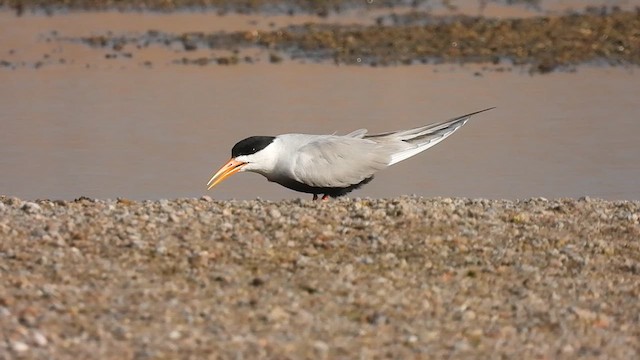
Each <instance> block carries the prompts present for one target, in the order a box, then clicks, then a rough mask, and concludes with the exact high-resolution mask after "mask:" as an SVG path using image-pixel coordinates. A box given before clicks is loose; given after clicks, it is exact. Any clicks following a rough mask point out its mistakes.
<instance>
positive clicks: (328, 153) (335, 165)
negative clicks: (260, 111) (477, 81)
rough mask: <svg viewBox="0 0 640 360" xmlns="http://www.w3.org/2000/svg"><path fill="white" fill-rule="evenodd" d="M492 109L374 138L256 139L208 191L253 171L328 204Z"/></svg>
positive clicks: (234, 154) (359, 133) (237, 151)
mask: <svg viewBox="0 0 640 360" xmlns="http://www.w3.org/2000/svg"><path fill="white" fill-rule="evenodd" d="M491 109H493V108H488V109H484V110H480V111H476V112H473V113H470V114H466V115H462V116H459V117H456V118H454V119H451V120H447V121H444V122H441V123H436V124H430V125H426V126H421V127H417V128H413V129H408V130H398V131H390V132H386V133H381V134H374V135H367V130H366V129H359V130H356V131H353V132H351V133H349V134H347V135H335V134H334V135H310V134H283V135H278V136H251V137H248V138H246V139H244V140H241V141H239V142H238V143H237V144H235V145H234V146H233V149H231V159H230V160H229V161H228V162H227V163H226V164H225V165H224V166H222V167H221V168H220V170H218V171H217V172H216V173H215V174H214V175H213V177H211V180H209V182H208V183H207V185H208V190H210V189H211V188H212V187H214V186H216V185H218V184H219V183H221V182H222V181H223V180H224V179H226V178H228V177H229V176H231V175H233V174H235V173H238V172H244V171H250V172H254V173H258V174H261V175H263V176H264V177H266V178H267V180H269V181H272V182H275V183H278V184H280V185H282V186H284V187H287V188H289V189H291V190H295V191H299V192H303V193H309V194H313V200H317V199H318V195H319V194H323V196H322V199H323V200H326V199H328V198H329V197H332V198H336V197H339V196H343V195H346V194H347V193H349V192H351V191H353V190H355V189H357V188H359V187H361V186H362V185H365V184H367V183H369V182H370V181H371V180H373V175H374V174H375V173H376V172H378V171H379V170H382V169H384V168H386V167H389V166H391V165H393V164H395V163H398V162H400V161H402V160H405V159H408V158H410V157H412V156H414V155H416V154H419V153H421V152H423V151H425V150H427V149H429V148H430V147H432V146H434V145H436V144H437V143H439V142H440V141H442V140H444V139H446V138H447V137H448V136H449V135H451V134H453V133H454V132H455V131H456V130H458V129H459V128H460V127H462V126H463V125H464V124H466V123H467V121H468V120H469V119H470V118H471V116H473V115H476V114H479V113H481V112H485V111H488V110H491Z"/></svg>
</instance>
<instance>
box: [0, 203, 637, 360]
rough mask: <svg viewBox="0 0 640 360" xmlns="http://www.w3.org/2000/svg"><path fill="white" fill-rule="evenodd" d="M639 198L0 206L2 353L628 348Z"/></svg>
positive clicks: (231, 354) (625, 353)
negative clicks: (624, 199)
mask: <svg viewBox="0 0 640 360" xmlns="http://www.w3.org/2000/svg"><path fill="white" fill-rule="evenodd" d="M639 214H640V203H639V202H623V201H621V202H607V201H601V200H595V199H581V200H545V199H531V200H523V201H517V202H513V201H489V200H470V199H461V198H453V199H451V198H434V199H427V198H413V197H401V198H391V199H377V200H372V199H352V200H350V199H341V200H337V201H329V202H319V203H317V202H311V201H299V200H294V201H282V202H265V201H239V202H233V201H232V202H215V201H211V199H210V198H202V199H177V200H173V201H167V200H162V201H144V202H133V201H130V200H126V199H121V200H119V201H115V200H113V201H112V200H92V199H87V198H84V199H79V200H77V201H72V202H62V201H53V202H52V201H39V202H26V201H22V200H20V199H16V198H2V200H1V201H0V238H2V241H1V242H0V259H1V260H2V261H1V263H0V276H1V277H2V281H0V329H1V330H0V332H1V335H2V336H1V338H0V354H4V355H3V357H5V358H19V357H23V358H56V359H67V358H79V357H80V358H82V357H92V358H93V357H98V358H103V359H107V358H123V357H126V358H134V357H135V358H175V357H182V358H202V357H207V356H214V355H215V356H216V357H218V358H239V357H240V358H243V357H246V358H256V357H262V358H295V359H300V358H327V359H330V358H354V357H360V358H365V359H368V358H380V357H391V358H422V357H430V358H443V357H454V358H467V357H473V358H478V357H481V358H482V357H492V358H493V357H509V358H512V357H518V358H559V359H562V358H576V357H587V358H608V359H630V358H635V357H637V356H638V355H639V354H640V345H639V342H638V338H639V337H640V332H639V329H640V318H639V317H638V313H640V305H639V304H640V303H639V302H638V301H637V299H638V297H639V296H640V277H639V274H640V246H639V245H640V243H639V242H638V239H639V238H640V223H639V220H638V216H639Z"/></svg>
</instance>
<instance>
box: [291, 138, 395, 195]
mask: <svg viewBox="0 0 640 360" xmlns="http://www.w3.org/2000/svg"><path fill="white" fill-rule="evenodd" d="M390 158H391V151H389V150H388V149H386V148H385V146H383V145H381V144H378V143H376V142H375V141H371V140H364V139H360V138H353V137H344V136H325V137H322V138H319V139H317V140H314V141H312V142H310V143H308V144H306V145H304V146H303V147H301V148H300V149H299V150H298V151H297V152H296V154H295V156H294V158H293V161H292V164H293V166H292V170H293V176H294V178H295V179H296V180H297V181H299V182H302V183H304V184H307V185H310V186H315V187H347V186H351V185H354V184H358V183H360V182H361V181H363V180H364V179H367V178H369V177H371V176H372V175H373V174H374V173H375V172H377V171H379V170H381V169H384V168H385V167H387V164H388V163H389V160H390Z"/></svg>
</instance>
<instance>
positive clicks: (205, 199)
mask: <svg viewBox="0 0 640 360" xmlns="http://www.w3.org/2000/svg"><path fill="white" fill-rule="evenodd" d="M200 200H202V201H205V202H212V201H213V199H212V198H211V196H209V195H203V196H202V197H201V198H200Z"/></svg>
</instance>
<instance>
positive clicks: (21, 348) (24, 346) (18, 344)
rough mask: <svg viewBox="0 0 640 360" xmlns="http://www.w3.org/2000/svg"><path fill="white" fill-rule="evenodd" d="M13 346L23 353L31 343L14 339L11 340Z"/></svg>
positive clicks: (14, 349)
mask: <svg viewBox="0 0 640 360" xmlns="http://www.w3.org/2000/svg"><path fill="white" fill-rule="evenodd" d="M11 348H12V349H13V351H15V352H17V353H23V352H25V351H27V350H29V345H27V344H25V343H23V342H22V341H13V342H11Z"/></svg>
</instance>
